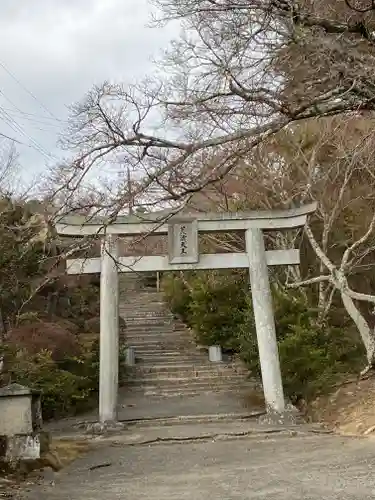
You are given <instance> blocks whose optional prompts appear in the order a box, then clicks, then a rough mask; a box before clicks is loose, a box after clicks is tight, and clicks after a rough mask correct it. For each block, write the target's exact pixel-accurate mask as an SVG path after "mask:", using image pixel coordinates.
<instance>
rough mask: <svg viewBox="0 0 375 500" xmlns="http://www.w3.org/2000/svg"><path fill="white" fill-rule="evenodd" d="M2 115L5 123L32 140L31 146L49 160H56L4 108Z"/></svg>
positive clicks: (1, 110) (1, 111) (0, 113)
mask: <svg viewBox="0 0 375 500" xmlns="http://www.w3.org/2000/svg"><path fill="white" fill-rule="evenodd" d="M0 115H2V117H3V119H4V121H5V123H6V124H7V125H8V126H9V127H10V128H11V129H12V130H14V131H15V132H18V133H21V134H22V135H23V136H25V137H26V138H27V139H29V141H31V143H32V144H29V146H30V147H32V148H33V149H35V150H36V151H38V152H39V153H40V154H42V155H43V156H44V157H46V158H48V159H49V160H51V159H52V160H56V158H54V157H53V155H51V154H50V153H49V152H48V151H46V150H45V149H44V148H43V146H42V145H41V144H39V143H38V142H37V141H36V140H35V139H33V137H31V136H30V135H29V134H27V133H26V132H25V131H24V129H23V128H22V127H21V125H19V124H18V123H17V122H16V120H14V118H12V117H11V116H10V115H9V113H7V112H6V111H5V110H4V109H1V108H0Z"/></svg>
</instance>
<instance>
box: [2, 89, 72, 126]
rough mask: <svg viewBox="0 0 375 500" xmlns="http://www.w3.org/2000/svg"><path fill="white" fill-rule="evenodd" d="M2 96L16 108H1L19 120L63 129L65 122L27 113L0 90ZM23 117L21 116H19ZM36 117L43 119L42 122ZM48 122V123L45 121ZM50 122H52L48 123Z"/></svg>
mask: <svg viewBox="0 0 375 500" xmlns="http://www.w3.org/2000/svg"><path fill="white" fill-rule="evenodd" d="M0 95H2V96H3V97H4V99H5V100H7V101H8V102H9V103H10V104H11V105H12V106H13V107H14V108H15V110H14V109H9V108H4V106H1V108H2V109H3V110H4V111H6V112H8V113H11V114H15V115H16V116H17V115H18V116H17V117H18V118H20V119H22V120H27V121H33V122H35V123H40V124H41V125H47V126H48V127H61V124H62V123H63V120H61V122H57V120H55V119H54V118H49V117H45V116H41V115H33V114H32V113H26V112H25V111H22V109H20V108H19V107H18V106H17V105H16V104H15V103H14V102H13V101H12V100H11V99H10V98H9V97H8V96H7V95H6V94H5V93H4V91H3V90H0ZM19 115H21V116H19ZM34 116H36V117H37V118H42V120H39V119H36V118H34ZM45 120H47V121H45ZM48 120H50V121H48Z"/></svg>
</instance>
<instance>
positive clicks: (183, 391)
mask: <svg viewBox="0 0 375 500" xmlns="http://www.w3.org/2000/svg"><path fill="white" fill-rule="evenodd" d="M239 387H240V385H239V384H238V383H227V384H211V385H209V384H200V385H198V384H195V385H184V386H183V385H180V386H169V387H160V386H157V385H149V386H144V387H130V386H129V390H130V391H131V392H135V393H143V394H144V395H145V396H150V397H151V396H159V397H172V396H194V395H196V394H205V393H213V392H217V393H219V392H228V391H230V392H234V391H237V390H238V389H239ZM241 387H243V388H245V387H246V388H248V389H254V388H256V387H258V386H257V385H256V383H255V382H252V381H249V383H248V384H246V385H245V384H244V383H243V382H242V384H241Z"/></svg>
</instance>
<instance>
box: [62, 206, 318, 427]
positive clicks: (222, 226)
mask: <svg viewBox="0 0 375 500" xmlns="http://www.w3.org/2000/svg"><path fill="white" fill-rule="evenodd" d="M315 209H316V204H311V205H306V206H302V207H299V208H296V209H291V210H276V211H255V212H247V213H216V214H189V216H188V217H179V216H173V217H171V218H170V219H169V220H168V221H167V222H165V219H164V220H163V219H161V218H160V215H159V216H158V214H157V213H156V214H152V213H151V214H147V215H145V214H142V215H140V216H125V217H118V218H117V219H116V221H115V222H113V223H111V224H109V225H106V221H105V220H98V219H96V220H95V219H91V220H87V219H85V218H84V217H74V216H73V217H66V218H64V219H61V220H60V221H59V223H57V225H56V229H57V233H58V234H60V235H62V236H70V237H72V236H73V237H87V236H90V235H92V236H98V235H99V236H101V237H102V244H101V257H100V258H88V259H73V260H68V261H67V273H68V274H92V273H100V382H99V419H100V422H101V423H105V422H113V421H116V419H117V392H118V355H119V324H118V317H119V312H118V307H119V291H118V272H145V271H175V270H207V269H234V268H248V269H249V274H250V284H251V294H252V301H253V308H254V317H255V325H256V334H257V340H258V349H259V358H260V365H261V372H262V383H263V391H264V396H265V401H266V408H267V411H268V412H272V413H283V412H284V410H285V400H284V393H283V386H282V379H281V372H280V363H279V355H278V348H277V341H276V329H275V320H274V314H273V306H272V296H271V289H270V283H269V278H268V269H267V267H268V266H277V265H293V264H299V263H300V255H299V250H298V249H289V250H269V251H266V250H265V246H264V238H263V230H284V229H291V228H297V227H302V226H304V225H305V223H306V220H307V216H308V215H309V214H311V213H312V212H314V211H315ZM234 231H236V232H239V231H242V232H244V233H245V241H246V252H244V253H217V254H202V255H199V251H198V234H199V233H203V234H204V233H210V232H226V233H227V232H234ZM145 234H146V235H147V234H161V235H164V234H167V235H168V248H169V255H166V256H140V257H121V256H119V255H118V253H119V252H118V237H119V236H136V235H138V236H139V235H145Z"/></svg>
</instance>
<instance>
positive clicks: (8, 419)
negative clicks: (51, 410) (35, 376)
mask: <svg viewBox="0 0 375 500" xmlns="http://www.w3.org/2000/svg"><path fill="white" fill-rule="evenodd" d="M41 426H42V419H41V406H40V394H39V393H37V392H35V391H32V390H31V389H29V388H28V387H24V386H22V385H19V384H11V385H8V386H6V387H2V388H0V461H4V462H7V463H11V462H14V461H17V460H21V459H36V458H39V457H40V440H39V431H40V430H41Z"/></svg>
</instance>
